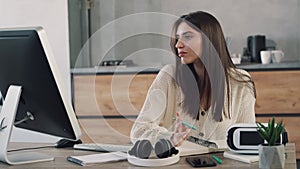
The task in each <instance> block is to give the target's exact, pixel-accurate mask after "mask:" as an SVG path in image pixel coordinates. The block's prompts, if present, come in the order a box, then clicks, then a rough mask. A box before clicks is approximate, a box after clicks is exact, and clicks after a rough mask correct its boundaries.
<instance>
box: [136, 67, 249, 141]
mask: <svg viewBox="0 0 300 169" xmlns="http://www.w3.org/2000/svg"><path fill="white" fill-rule="evenodd" d="M237 71H239V72H241V73H243V74H247V75H249V74H248V73H247V72H246V71H244V70H241V69H237ZM174 72H175V67H174V66H172V65H167V66H165V67H163V68H162V69H161V71H160V72H159V73H158V75H157V77H156V79H155V80H154V81H153V83H152V85H151V87H150V88H149V91H148V94H147V97H146V100H145V103H144V105H143V107H142V109H141V111H140V114H139V116H138V118H137V119H136V121H135V123H134V124H133V126H132V129H131V133H130V138H131V141H132V142H133V143H134V142H135V141H136V140H137V139H149V140H150V141H151V142H152V144H155V142H156V141H157V140H158V139H160V138H166V139H169V138H170V137H171V135H172V133H173V130H174V118H175V117H176V112H181V102H182V92H181V90H180V88H179V87H178V86H177V85H176V82H175V79H174V78H173V77H174ZM232 75H233V76H236V75H235V74H232ZM249 76H250V75H249ZM229 83H230V92H231V93H230V99H231V100H230V103H231V106H230V115H231V116H230V118H226V117H224V116H223V121H222V122H216V121H215V120H213V117H212V113H211V112H210V109H209V110H207V111H206V112H205V114H204V115H200V118H199V120H193V119H191V118H190V117H189V116H187V115H184V114H181V117H182V120H183V121H187V122H189V123H190V124H193V125H194V126H195V127H196V128H197V130H196V131H193V132H191V133H190V135H194V136H196V137H199V133H201V134H200V138H202V139H206V140H226V130H227V128H228V127H229V126H231V125H232V124H235V123H255V112H254V104H255V96H254V93H253V90H252V89H251V88H250V87H249V86H247V85H246V84H245V83H240V82H237V81H235V80H230V79H229ZM225 97H226V91H225ZM227 105H228V101H227V99H225V102H224V107H225V111H227V107H228V106H227Z"/></svg>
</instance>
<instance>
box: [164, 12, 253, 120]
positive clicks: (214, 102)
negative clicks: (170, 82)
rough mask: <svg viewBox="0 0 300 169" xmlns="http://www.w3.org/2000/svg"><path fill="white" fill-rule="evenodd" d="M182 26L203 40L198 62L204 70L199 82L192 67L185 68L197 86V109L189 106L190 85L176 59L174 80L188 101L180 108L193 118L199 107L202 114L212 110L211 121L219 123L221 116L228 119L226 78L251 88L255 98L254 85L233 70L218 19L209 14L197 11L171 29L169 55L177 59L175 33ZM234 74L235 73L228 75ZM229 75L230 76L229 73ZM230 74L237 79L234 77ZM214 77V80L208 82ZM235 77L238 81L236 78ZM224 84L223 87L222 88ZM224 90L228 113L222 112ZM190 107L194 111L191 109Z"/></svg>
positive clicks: (248, 78)
mask: <svg viewBox="0 0 300 169" xmlns="http://www.w3.org/2000/svg"><path fill="white" fill-rule="evenodd" d="M182 22H185V23H187V24H188V25H189V26H191V27H192V28H194V29H195V30H197V31H199V32H200V33H201V35H202V37H203V38H202V39H203V47H202V49H203V51H202V56H201V57H200V56H199V58H200V61H201V63H202V67H203V68H204V71H203V72H204V75H203V79H199V77H198V76H197V74H196V72H195V70H194V66H193V64H190V65H188V67H189V68H190V70H191V71H192V72H193V75H194V78H195V79H196V81H197V86H198V90H199V94H200V96H199V97H200V102H198V108H197V110H196V108H195V107H194V106H192V103H191V102H194V100H195V97H190V96H189V95H190V94H188V93H194V91H190V89H191V87H190V86H189V84H186V83H189V81H186V80H184V78H185V76H186V75H183V74H184V73H182V72H183V71H182V70H183V67H184V66H183V64H182V63H181V61H180V58H179V57H176V80H177V83H178V84H179V85H180V87H181V88H182V91H183V93H184V95H188V97H185V98H184V101H183V108H184V109H185V111H186V112H188V113H190V114H192V117H196V116H195V114H198V112H199V103H200V105H201V106H202V108H203V109H204V110H208V108H209V107H211V108H212V112H213V113H214V115H213V117H214V119H215V120H216V121H222V112H223V115H224V116H225V117H228V118H230V111H229V110H230V106H231V102H230V87H229V86H230V84H229V78H228V77H231V79H233V80H236V81H239V82H242V83H245V84H247V86H249V87H251V89H252V90H253V92H254V95H255V87H254V82H253V81H252V80H251V77H250V76H248V75H245V74H242V73H241V72H239V71H235V70H236V66H235V65H234V64H233V63H232V60H231V58H230V54H229V51H228V49H227V45H226V41H225V38H224V34H223V31H222V28H221V25H220V23H219V22H218V21H217V19H216V18H215V17H214V16H212V15H211V14H209V13H206V12H203V11H198V12H193V13H190V14H187V15H183V16H181V17H180V18H179V19H178V20H177V21H176V22H175V23H174V25H173V29H172V35H171V40H170V45H171V48H172V51H173V52H174V54H175V55H176V56H178V53H177V49H176V48H175V45H176V43H177V39H176V38H175V37H176V32H177V28H178V26H179V24H180V23H182ZM231 70H234V71H231ZM229 71H230V72H229ZM232 73H234V74H236V75H237V76H233V75H232ZM210 77H213V78H210ZM236 77H238V78H236ZM225 83H226V85H225ZM225 86H226V89H227V96H226V99H227V101H228V107H227V110H228V111H227V112H228V114H227V113H225V111H224V110H223V108H225V107H223V106H224V99H225V97H224V95H225V94H224V93H225ZM191 106H192V107H193V108H191Z"/></svg>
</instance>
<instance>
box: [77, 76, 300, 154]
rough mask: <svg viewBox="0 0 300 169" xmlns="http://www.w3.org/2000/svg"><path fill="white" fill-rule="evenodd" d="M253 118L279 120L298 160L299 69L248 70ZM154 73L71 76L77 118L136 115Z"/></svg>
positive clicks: (299, 144)
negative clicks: (253, 98)
mask: <svg viewBox="0 0 300 169" xmlns="http://www.w3.org/2000/svg"><path fill="white" fill-rule="evenodd" d="M249 73H250V74H251V76H252V78H253V80H254V82H255V85H256V92H257V100H256V105H255V111H256V117H257V121H261V122H267V121H268V120H269V119H271V118H272V117H273V116H275V117H276V119H277V120H280V119H283V122H284V124H285V126H286V129H287V131H288V135H289V141H290V142H294V143H296V148H297V159H300V132H299V131H298V130H300V123H299V122H300V71H297V70H294V71H252V72H249ZM155 77H156V74H155V73H153V74H117V75H73V89H74V91H73V96H74V106H75V111H76V113H77V115H78V116H79V117H91V116H96V117H97V116H106V117H111V116H114V117H122V116H133V118H134V117H135V116H137V115H138V113H139V110H140V108H141V107H142V105H143V103H144V100H145V97H146V94H147V91H148V89H149V87H150V85H151V83H152V81H153V80H154V78H155Z"/></svg>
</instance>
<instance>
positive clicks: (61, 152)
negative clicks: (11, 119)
mask: <svg viewBox="0 0 300 169" xmlns="http://www.w3.org/2000/svg"><path fill="white" fill-rule="evenodd" d="M21 146H22V147H37V146H41V145H37V144H30V143H16V144H15V143H14V144H13V145H12V147H14V148H20V147H21ZM27 151H29V150H27ZM30 151H35V152H42V153H45V154H48V155H51V156H53V157H55V159H54V161H49V162H40V163H31V164H24V165H16V166H10V165H7V164H4V163H0V168H1V169H6V168H9V169H11V168H13V169H19V168H20V169H24V168H59V169H64V168H82V166H80V165H77V164H74V163H71V162H69V161H67V160H66V157H67V156H69V155H87V154H94V153H96V152H92V151H80V150H74V149H72V148H63V149H56V148H44V149H38V150H30ZM286 153H287V159H286V164H285V168H289V169H293V168H296V160H295V144H292V143H289V144H288V145H287V146H286ZM211 155H212V154H205V155H201V156H211ZM214 155H216V156H218V157H219V158H220V159H222V160H223V164H218V165H217V166H216V167H215V168H233V166H234V167H235V168H243V169H245V168H248V169H252V168H258V163H253V164H246V163H242V162H238V161H235V160H231V159H227V158H224V157H223V154H222V153H214ZM85 168H142V167H138V166H134V165H131V164H129V163H128V162H127V161H122V162H112V163H103V164H95V165H92V166H86V167H85ZM163 168H167V169H168V168H178V169H181V168H192V167H191V166H189V164H188V163H186V162H185V157H181V159H180V161H179V162H178V163H177V164H174V165H170V166H166V167H163ZM210 168H211V167H210Z"/></svg>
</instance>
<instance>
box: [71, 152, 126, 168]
mask: <svg viewBox="0 0 300 169" xmlns="http://www.w3.org/2000/svg"><path fill="white" fill-rule="evenodd" d="M67 160H68V161H71V162H73V163H76V164H79V165H82V166H88V165H91V164H95V163H105V162H112V161H122V160H127V153H124V152H111V153H100V154H90V155H82V156H69V157H67Z"/></svg>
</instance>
